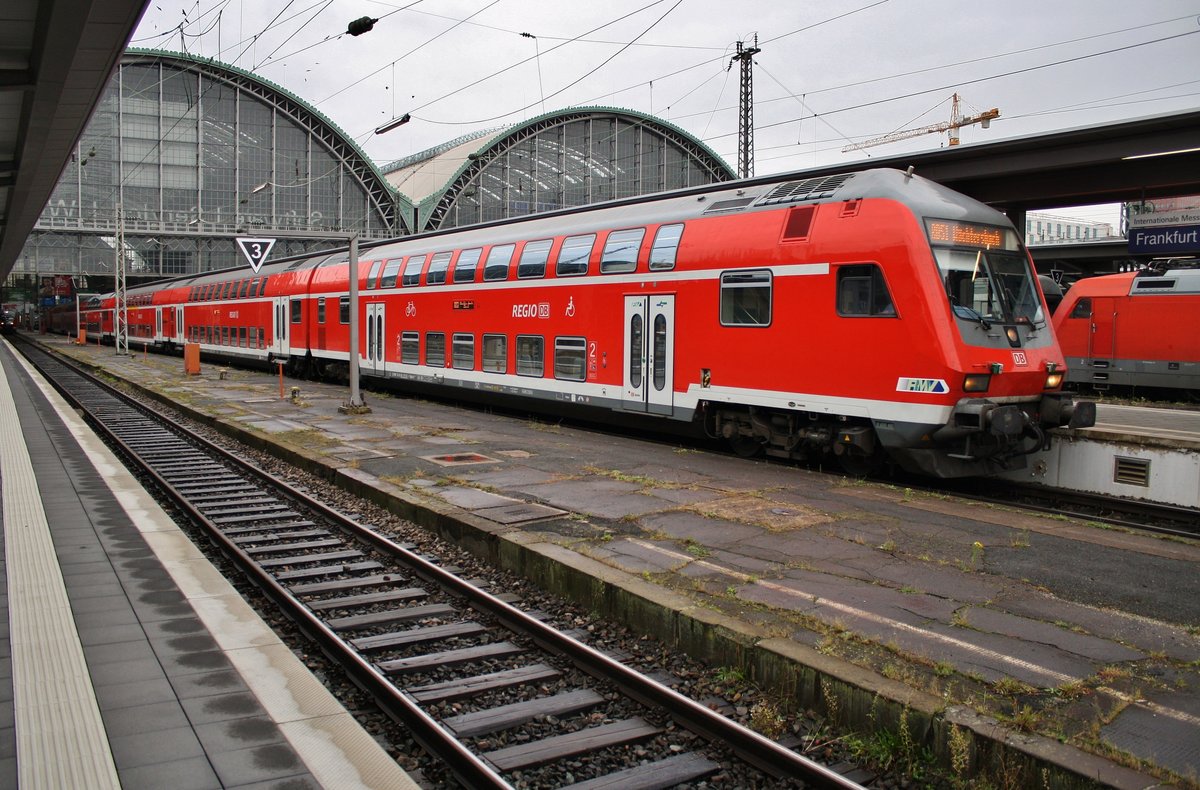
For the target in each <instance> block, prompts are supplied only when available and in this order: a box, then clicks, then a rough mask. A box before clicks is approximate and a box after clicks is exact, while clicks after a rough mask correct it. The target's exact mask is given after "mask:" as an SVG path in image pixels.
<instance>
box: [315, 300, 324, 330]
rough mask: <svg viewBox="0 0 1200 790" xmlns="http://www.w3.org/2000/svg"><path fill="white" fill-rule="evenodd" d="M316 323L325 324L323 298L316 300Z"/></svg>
mask: <svg viewBox="0 0 1200 790" xmlns="http://www.w3.org/2000/svg"><path fill="white" fill-rule="evenodd" d="M317 323H318V324H323V323H325V297H324V296H321V297H318V298H317Z"/></svg>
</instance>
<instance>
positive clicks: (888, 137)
mask: <svg viewBox="0 0 1200 790" xmlns="http://www.w3.org/2000/svg"><path fill="white" fill-rule="evenodd" d="M999 117H1000V110H998V109H997V108H995V107H993V108H992V109H990V110H985V111H984V112H981V113H979V114H978V115H968V116H966V117H965V118H964V117H963V116H961V115H959V114H958V94H957V93H956V94H954V95H953V96H952V97H951V101H950V121H949V122H948V123H935V124H930V125H929V126H922V127H919V128H917V129H905V130H904V131H900V132H892V133H891V134H885V135H880V136H879V137H872V138H871V139H870V140H863V141H862V142H861V143H854V144H852V145H848V146H846V147H845V148H843V149H842V153H845V152H847V151H857V150H859V149H860V148H870V147H871V146H873V145H883V144H884V143H891V142H895V141H896V140H907V139H908V138H910V137H920V136H921V135H923V134H933V133H936V132H950V145H958V130H959V129H961V128H962V127H964V126H971V125H972V124H979V125H980V126H982V127H983V128H984V129H986V128H988V127H989V126H991V124H992V119H994V118H999Z"/></svg>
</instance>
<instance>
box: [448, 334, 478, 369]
mask: <svg viewBox="0 0 1200 790" xmlns="http://www.w3.org/2000/svg"><path fill="white" fill-rule="evenodd" d="M450 356H451V361H452V363H453V365H454V367H456V368H458V369H459V370H474V369H475V335H468V334H463V333H457V332H456V333H455V334H454V337H452V338H451V350H450Z"/></svg>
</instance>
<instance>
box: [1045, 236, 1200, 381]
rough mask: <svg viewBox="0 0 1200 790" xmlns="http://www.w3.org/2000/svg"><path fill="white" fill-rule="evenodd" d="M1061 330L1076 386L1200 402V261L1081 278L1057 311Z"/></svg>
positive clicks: (1158, 263)
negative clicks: (1139, 391)
mask: <svg viewBox="0 0 1200 790" xmlns="http://www.w3.org/2000/svg"><path fill="white" fill-rule="evenodd" d="M1054 329H1055V333H1056V334H1057V335H1058V338H1059V342H1060V343H1061V344H1062V348H1063V354H1064V355H1065V356H1066V359H1067V368H1068V370H1069V373H1068V375H1067V381H1068V382H1070V383H1072V384H1077V385H1081V386H1086V387H1090V388H1092V389H1095V390H1101V391H1103V390H1107V389H1109V388H1110V387H1119V388H1151V389H1154V390H1166V391H1173V392H1176V393H1183V394H1185V395H1187V396H1190V397H1191V398H1193V399H1198V400H1200V261H1197V260H1196V259H1194V258H1184V259H1165V260H1158V261H1152V262H1151V264H1150V265H1149V266H1148V267H1147V268H1146V269H1143V270H1141V271H1138V272H1136V273H1135V272H1124V273H1121V274H1109V275H1104V276H1102V277H1089V278H1087V279H1084V280H1080V281H1079V282H1077V283H1075V284H1074V285H1072V286H1071V288H1070V290H1068V291H1067V293H1066V296H1065V297H1064V298H1063V302H1062V304H1061V305H1060V306H1059V308H1058V309H1057V310H1055V313H1054Z"/></svg>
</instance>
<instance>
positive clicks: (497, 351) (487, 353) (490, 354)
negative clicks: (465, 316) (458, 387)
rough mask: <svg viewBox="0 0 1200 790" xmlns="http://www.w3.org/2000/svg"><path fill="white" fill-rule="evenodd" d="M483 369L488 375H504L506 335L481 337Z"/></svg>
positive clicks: (506, 368)
mask: <svg viewBox="0 0 1200 790" xmlns="http://www.w3.org/2000/svg"><path fill="white" fill-rule="evenodd" d="M483 369H484V370H485V371H487V372H488V373H504V372H506V371H507V370H508V337H507V336H506V335H484V336H483Z"/></svg>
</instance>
